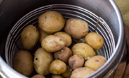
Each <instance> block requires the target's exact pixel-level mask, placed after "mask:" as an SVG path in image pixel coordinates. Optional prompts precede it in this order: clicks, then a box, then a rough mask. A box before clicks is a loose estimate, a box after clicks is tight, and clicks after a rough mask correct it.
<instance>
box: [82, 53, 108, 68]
mask: <svg viewBox="0 0 129 78" xmlns="http://www.w3.org/2000/svg"><path fill="white" fill-rule="evenodd" d="M106 61H107V59H106V58H105V57H103V56H100V55H96V56H93V57H91V58H90V59H88V60H87V61H86V62H85V64H84V66H85V67H90V68H92V69H94V70H98V69H99V68H100V67H101V66H103V65H104V64H105V62H106Z"/></svg>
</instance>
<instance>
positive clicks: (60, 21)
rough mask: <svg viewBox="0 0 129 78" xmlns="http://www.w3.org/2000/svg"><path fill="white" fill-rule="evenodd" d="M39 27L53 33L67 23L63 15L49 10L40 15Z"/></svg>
mask: <svg viewBox="0 0 129 78" xmlns="http://www.w3.org/2000/svg"><path fill="white" fill-rule="evenodd" d="M38 23H39V27H40V29H42V30H43V31H44V32H46V33H49V34H52V33H54V32H57V31H60V30H61V29H62V28H63V27H64V24H65V20H64V18H63V16H62V15H61V14H60V13H59V12H56V11H47V12H45V13H43V14H42V15H40V16H39V19H38Z"/></svg>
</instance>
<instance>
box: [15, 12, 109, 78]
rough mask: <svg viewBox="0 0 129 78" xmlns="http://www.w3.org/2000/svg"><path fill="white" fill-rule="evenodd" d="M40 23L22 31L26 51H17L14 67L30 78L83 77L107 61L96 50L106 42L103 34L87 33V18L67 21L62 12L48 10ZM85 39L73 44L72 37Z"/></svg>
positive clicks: (40, 17)
mask: <svg viewBox="0 0 129 78" xmlns="http://www.w3.org/2000/svg"><path fill="white" fill-rule="evenodd" d="M38 23H39V28H36V27H35V26H33V25H28V26H26V27H25V28H24V29H23V30H22V33H21V41H22V44H23V47H24V50H20V51H19V52H17V53H16V54H15V56H14V60H13V68H14V69H15V70H16V71H18V72H19V73H21V74H23V75H25V76H28V77H31V78H45V76H47V75H51V77H52V78H83V77H86V76H88V75H90V74H91V73H93V72H95V71H96V70H97V69H99V68H100V67H101V66H102V65H103V64H104V63H105V62H106V61H107V60H106V58H105V57H103V56H101V55H96V53H95V50H98V49H100V48H101V47H102V46H103V44H104V40H103V38H102V36H101V35H99V34H97V33H95V32H90V33H88V31H89V27H88V23H87V22H86V21H84V20H81V19H77V18H70V19H68V20H67V21H65V20H64V18H63V16H62V15H61V14H60V13H58V12H56V11H47V12H45V13H43V14H42V15H40V16H39V19H38ZM82 38H85V42H81V43H74V45H72V40H73V39H82ZM38 42H40V44H41V46H40V47H39V48H37V50H36V51H35V53H34V58H33V56H32V55H33V54H32V53H31V51H32V50H33V49H34V48H35V47H36V45H37V43H38ZM70 46H71V47H70ZM33 71H36V74H33ZM32 76H33V77H32Z"/></svg>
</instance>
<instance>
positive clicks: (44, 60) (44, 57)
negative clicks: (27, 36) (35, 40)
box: [34, 48, 53, 75]
mask: <svg viewBox="0 0 129 78" xmlns="http://www.w3.org/2000/svg"><path fill="white" fill-rule="evenodd" d="M52 61H53V56H52V54H51V53H49V52H47V51H45V50H44V49H43V48H39V49H38V50H37V51H36V52H35V56H34V68H35V70H36V72H37V73H38V74H42V75H48V74H49V66H50V64H51V62H52Z"/></svg>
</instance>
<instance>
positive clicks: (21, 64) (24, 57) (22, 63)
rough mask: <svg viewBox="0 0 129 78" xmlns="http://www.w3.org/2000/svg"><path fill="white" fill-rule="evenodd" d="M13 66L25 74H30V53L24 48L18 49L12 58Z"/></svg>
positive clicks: (31, 59)
mask: <svg viewBox="0 0 129 78" xmlns="http://www.w3.org/2000/svg"><path fill="white" fill-rule="evenodd" d="M13 68H14V70H16V71H17V72H19V73H21V74H23V75H25V76H30V75H31V74H32V72H33V58H32V55H31V54H30V53H29V52H28V51H25V50H20V51H18V52H17V53H16V54H15V55H14V58H13Z"/></svg>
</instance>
